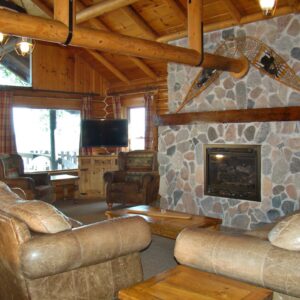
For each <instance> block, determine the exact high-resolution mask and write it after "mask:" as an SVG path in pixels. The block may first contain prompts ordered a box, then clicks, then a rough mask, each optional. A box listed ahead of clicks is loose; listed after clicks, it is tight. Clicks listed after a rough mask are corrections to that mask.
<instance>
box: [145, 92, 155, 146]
mask: <svg viewBox="0 0 300 300" xmlns="http://www.w3.org/2000/svg"><path fill="white" fill-rule="evenodd" d="M144 99H145V118H146V120H145V149H146V150H156V149H157V128H156V127H155V126H154V118H155V116H156V107H155V99H154V95H153V94H150V93H148V94H145V95H144Z"/></svg>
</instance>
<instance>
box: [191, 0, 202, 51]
mask: <svg viewBox="0 0 300 300" xmlns="http://www.w3.org/2000/svg"><path fill="white" fill-rule="evenodd" d="M188 15H189V19H188V37H189V47H190V49H194V50H196V51H198V52H200V53H201V55H202V54H203V53H202V52H203V30H202V28H203V0H190V1H189V2H188Z"/></svg>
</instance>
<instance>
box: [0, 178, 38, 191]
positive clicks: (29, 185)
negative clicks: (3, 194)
mask: <svg viewBox="0 0 300 300" xmlns="http://www.w3.org/2000/svg"><path fill="white" fill-rule="evenodd" d="M1 180H2V181H3V182H5V183H6V184H7V185H8V186H9V187H10V188H15V187H18V188H21V189H22V190H33V189H34V188H35V182H34V180H33V179H32V178H30V177H16V178H3V179H1Z"/></svg>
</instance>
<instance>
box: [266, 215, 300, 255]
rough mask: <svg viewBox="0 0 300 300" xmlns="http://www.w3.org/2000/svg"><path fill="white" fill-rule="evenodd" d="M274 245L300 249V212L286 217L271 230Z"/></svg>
mask: <svg viewBox="0 0 300 300" xmlns="http://www.w3.org/2000/svg"><path fill="white" fill-rule="evenodd" d="M268 238H269V241H270V242H271V244H272V245H274V246H276V247H279V248H283V249H287V250H294V251H299V250H300V213H298V214H295V215H292V216H289V217H287V218H284V219H283V220H282V221H280V222H278V223H277V225H276V226H275V227H274V228H273V229H272V230H271V231H270V232H269V235H268Z"/></svg>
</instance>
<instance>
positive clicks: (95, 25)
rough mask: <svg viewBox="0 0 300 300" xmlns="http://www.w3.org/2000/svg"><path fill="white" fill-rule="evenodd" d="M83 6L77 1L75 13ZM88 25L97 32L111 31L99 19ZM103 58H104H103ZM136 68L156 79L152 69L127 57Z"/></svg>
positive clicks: (91, 21)
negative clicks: (97, 30)
mask: <svg viewBox="0 0 300 300" xmlns="http://www.w3.org/2000/svg"><path fill="white" fill-rule="evenodd" d="M84 8H85V6H84V4H83V3H82V2H81V1H77V11H78V10H82V9H84ZM88 23H89V24H90V25H91V26H92V27H93V28H94V29H99V30H106V31H111V30H110V29H109V28H108V27H107V26H106V25H104V24H103V23H102V22H101V21H100V20H99V19H96V18H93V19H90V20H88ZM103 58H104V57H103ZM128 58H129V59H130V60H131V61H132V62H133V63H134V64H135V65H136V66H137V67H139V68H140V69H141V70H142V71H143V72H144V73H145V74H146V75H147V76H149V77H150V78H152V79H156V78H157V75H156V74H155V72H153V71H152V69H151V68H150V67H149V66H148V65H147V64H146V63H145V62H144V61H143V60H142V59H140V58H137V57H131V56H129V57H128Z"/></svg>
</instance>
